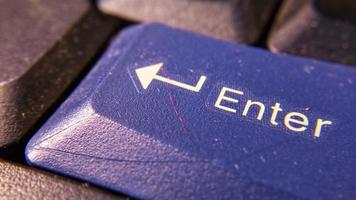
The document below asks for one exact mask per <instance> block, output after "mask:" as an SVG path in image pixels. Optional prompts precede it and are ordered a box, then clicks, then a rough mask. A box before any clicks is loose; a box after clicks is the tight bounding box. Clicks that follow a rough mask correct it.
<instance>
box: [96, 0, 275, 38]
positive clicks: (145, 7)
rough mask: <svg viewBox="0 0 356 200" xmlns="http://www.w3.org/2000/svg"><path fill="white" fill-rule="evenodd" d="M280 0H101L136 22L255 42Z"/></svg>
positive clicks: (101, 5)
mask: <svg viewBox="0 0 356 200" xmlns="http://www.w3.org/2000/svg"><path fill="white" fill-rule="evenodd" d="M278 3H279V0H270V1H268V3H267V2H265V1H260V0H249V1H245V0H223V1H215V0H198V1H196V0H145V1H142V0H100V1H98V6H99V8H100V9H101V10H102V11H103V12H105V13H107V14H111V15H116V16H118V17H120V18H125V19H128V20H133V21H139V22H161V23H166V24H169V25H171V26H175V27H179V28H183V29H186V30H190V31H193V32H197V33H202V34H204V35H208V36H211V37H214V38H218V39H224V40H229V41H237V42H243V43H253V42H256V41H257V40H258V38H259V36H260V35H261V33H262V32H263V31H264V29H265V27H266V25H267V23H268V21H269V19H270V17H271V16H272V14H273V12H274V9H276V7H277V6H278Z"/></svg>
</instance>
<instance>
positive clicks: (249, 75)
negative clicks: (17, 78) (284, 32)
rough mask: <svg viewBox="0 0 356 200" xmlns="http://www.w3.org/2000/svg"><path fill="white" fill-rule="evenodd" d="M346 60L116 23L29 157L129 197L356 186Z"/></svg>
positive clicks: (351, 77)
mask: <svg viewBox="0 0 356 200" xmlns="http://www.w3.org/2000/svg"><path fill="white" fill-rule="evenodd" d="M355 84H356V69H354V68H349V67H346V66H343V65H337V64H333V63H324V62H320V61H316V60H308V59H303V58H297V57H292V56H286V55H275V54H272V53H269V52H267V51H263V50H259V49H255V48H251V47H246V46H241V45H233V44H231V43H224V42H221V41H216V40H213V39H210V38H205V37H202V36H198V35H195V34H192V33H188V32H184V31H180V30H177V29H173V28H169V27H166V26H162V25H156V24H149V25H141V26H135V27H132V28H129V29H126V30H125V31H124V32H123V33H122V34H121V35H120V36H119V37H118V38H117V39H116V40H114V41H113V43H112V45H111V47H110V49H109V50H108V51H107V52H106V53H105V54H104V55H103V57H102V58H101V59H100V61H99V62H98V63H97V65H96V66H95V67H94V68H93V70H92V71H91V72H90V73H89V74H88V76H87V77H86V78H85V79H84V80H83V82H82V83H81V84H80V85H79V86H78V88H76V89H75V91H74V93H73V94H72V95H71V96H70V97H69V98H68V99H67V100H66V101H65V103H64V104H62V105H61V107H60V108H59V109H58V110H57V112H56V113H55V114H54V115H53V116H52V117H51V118H50V119H49V120H48V121H47V122H46V123H45V125H44V126H43V127H42V128H41V129H40V130H39V131H38V132H37V133H36V134H35V136H34V137H33V138H32V139H31V141H30V143H29V144H28V146H27V149H26V156H27V159H28V162H29V163H31V164H32V165H35V166H39V167H42V168H45V169H48V170H52V171H56V172H58V173H63V174H66V175H69V176H73V177H76V178H79V179H83V180H86V181H89V182H91V183H95V184H98V185H101V186H103V187H107V188H110V189H112V190H115V191H120V192H123V193H126V194H128V195H129V196H133V197H137V198H139V199H296V198H298V199H337V198H341V197H342V198H345V199H350V198H353V197H355V196H356V190H354V189H355V188H356V182H355V179H356V168H355V167H354V166H355V162H356V136H355V132H356V124H355V123H354V121H355V119H356V110H355V109H354V105H355V104H356V85H355Z"/></svg>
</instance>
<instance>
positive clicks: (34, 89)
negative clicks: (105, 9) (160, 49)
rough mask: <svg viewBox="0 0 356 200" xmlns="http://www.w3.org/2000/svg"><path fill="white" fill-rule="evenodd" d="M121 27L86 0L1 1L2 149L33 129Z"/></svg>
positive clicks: (0, 93) (0, 103)
mask: <svg viewBox="0 0 356 200" xmlns="http://www.w3.org/2000/svg"><path fill="white" fill-rule="evenodd" d="M64 13H65V14H64ZM116 26H117V21H116V20H114V19H112V18H110V17H107V16H106V17H104V16H103V15H101V14H99V12H98V11H96V10H95V9H94V8H93V7H92V6H90V5H89V3H88V1H86V0H65V1H62V0H52V1H46V0H37V1H23V0H12V1H5V0H1V1H0V30H1V31H0V44H1V45H0V147H3V146H5V145H8V144H10V143H13V142H15V141H18V140H20V139H21V138H22V136H23V135H25V134H27V133H29V132H31V130H32V129H33V127H34V125H35V124H36V123H37V122H38V120H39V119H41V117H42V116H43V114H44V113H45V112H46V111H47V110H48V109H49V108H50V107H51V106H52V105H53V104H54V102H56V100H58V98H59V97H61V95H62V93H63V92H64V91H65V90H66V89H67V88H68V86H69V85H70V84H71V83H72V82H73V80H75V78H76V77H77V76H78V75H79V74H80V72H82V71H83V69H85V67H86V66H87V64H88V63H89V61H90V60H91V59H92V58H93V57H94V55H95V54H96V52H97V51H98V50H99V49H100V47H101V46H102V45H103V43H104V42H105V41H106V40H107V39H108V38H107V37H108V36H109V35H110V33H112V31H113V30H114V29H115V27H116Z"/></svg>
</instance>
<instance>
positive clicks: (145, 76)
mask: <svg viewBox="0 0 356 200" xmlns="http://www.w3.org/2000/svg"><path fill="white" fill-rule="evenodd" d="M162 66H163V63H158V64H154V65H149V66H145V67H141V68H138V69H136V70H135V72H136V74H137V77H138V79H139V80H140V82H141V85H142V87H143V89H145V90H146V89H147V88H148V86H149V85H150V84H151V82H152V81H153V79H156V80H158V81H162V82H165V83H168V84H171V85H174V86H177V87H180V88H184V89H186V90H190V91H193V92H199V91H200V89H201V88H202V86H203V84H204V82H205V80H206V76H200V78H199V81H198V83H197V84H196V85H195V86H192V85H188V84H185V83H181V82H178V81H175V80H172V79H169V78H166V77H163V76H160V75H158V74H157V73H158V72H159V70H160V69H161V68H162Z"/></svg>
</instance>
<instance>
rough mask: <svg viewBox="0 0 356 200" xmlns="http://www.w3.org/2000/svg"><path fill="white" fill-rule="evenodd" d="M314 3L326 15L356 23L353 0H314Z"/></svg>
mask: <svg viewBox="0 0 356 200" xmlns="http://www.w3.org/2000/svg"><path fill="white" fill-rule="evenodd" d="M315 5H316V7H317V8H318V9H319V10H320V11H322V12H323V13H325V14H326V15H329V16H333V17H338V18H340V19H345V20H349V21H350V22H353V23H356V1H355V0H315Z"/></svg>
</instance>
